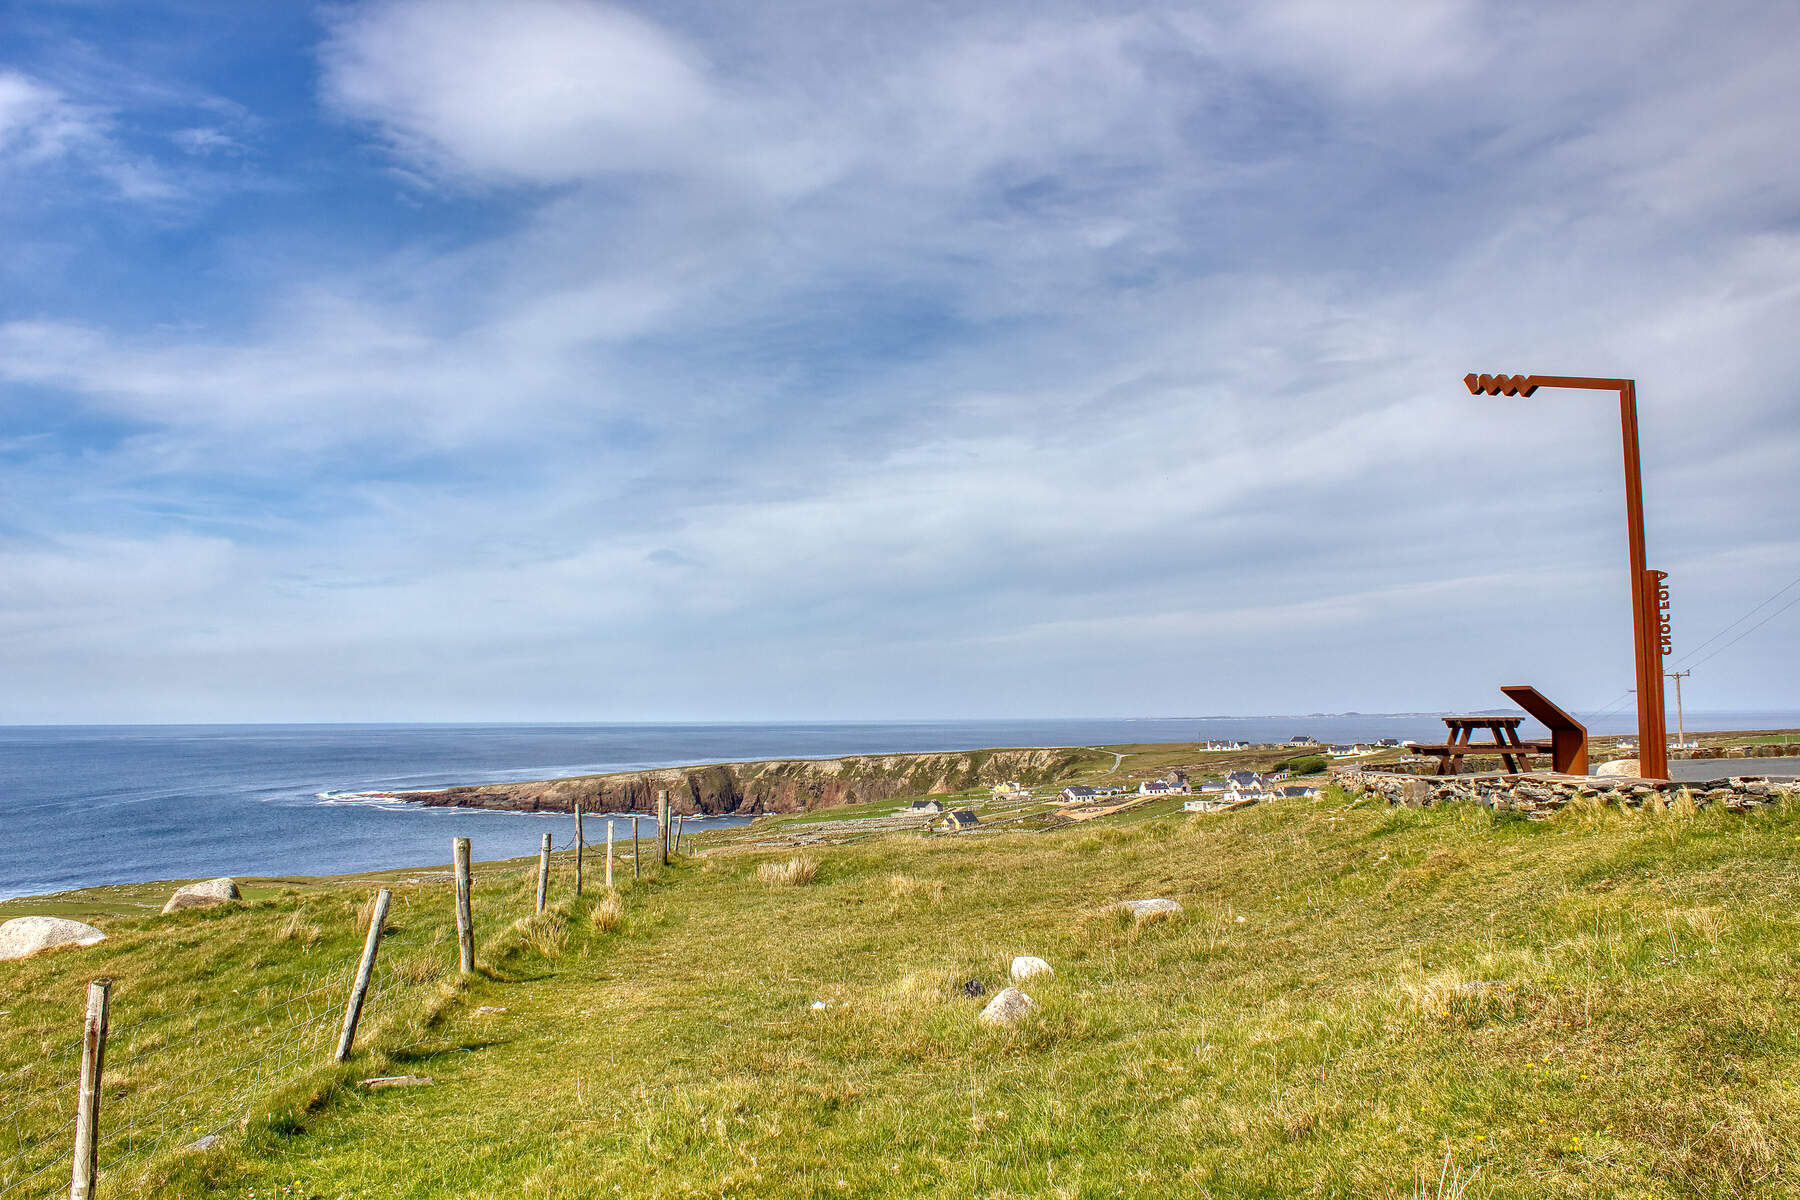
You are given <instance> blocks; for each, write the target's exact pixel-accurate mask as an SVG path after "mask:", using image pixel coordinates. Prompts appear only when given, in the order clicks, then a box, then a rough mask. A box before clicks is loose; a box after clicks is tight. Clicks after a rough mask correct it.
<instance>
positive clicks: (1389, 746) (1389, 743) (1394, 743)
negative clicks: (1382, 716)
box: [1375, 738, 1400, 750]
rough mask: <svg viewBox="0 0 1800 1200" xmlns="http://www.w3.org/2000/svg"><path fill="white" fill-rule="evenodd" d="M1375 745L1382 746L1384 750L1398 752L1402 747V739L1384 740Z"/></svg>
mask: <svg viewBox="0 0 1800 1200" xmlns="http://www.w3.org/2000/svg"><path fill="white" fill-rule="evenodd" d="M1375 744H1376V745H1377V746H1380V747H1381V748H1382V749H1383V750H1397V749H1399V747H1400V739H1399V738H1382V739H1381V740H1380V741H1379V742H1376V743H1375Z"/></svg>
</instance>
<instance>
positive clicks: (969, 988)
mask: <svg viewBox="0 0 1800 1200" xmlns="http://www.w3.org/2000/svg"><path fill="white" fill-rule="evenodd" d="M960 990H961V992H962V994H963V995H965V996H967V997H968V998H969V999H971V1000H975V999H978V998H980V997H982V996H985V995H987V984H985V983H983V982H981V980H979V979H971V980H969V982H967V983H965V984H963V985H962V988H961V989H960Z"/></svg>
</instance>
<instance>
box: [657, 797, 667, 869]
mask: <svg viewBox="0 0 1800 1200" xmlns="http://www.w3.org/2000/svg"><path fill="white" fill-rule="evenodd" d="M656 848H657V853H658V855H659V856H660V857H661V860H662V865H663V866H665V867H666V866H668V865H669V793H668V790H667V789H664V790H663V791H660V792H658V793H656Z"/></svg>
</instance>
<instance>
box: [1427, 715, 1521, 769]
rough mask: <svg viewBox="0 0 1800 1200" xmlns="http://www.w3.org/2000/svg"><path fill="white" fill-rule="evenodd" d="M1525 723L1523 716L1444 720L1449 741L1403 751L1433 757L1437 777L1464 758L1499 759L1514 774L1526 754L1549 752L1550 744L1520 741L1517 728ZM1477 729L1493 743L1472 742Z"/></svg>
mask: <svg viewBox="0 0 1800 1200" xmlns="http://www.w3.org/2000/svg"><path fill="white" fill-rule="evenodd" d="M1524 720H1525V718H1524V717H1445V718H1444V725H1445V727H1447V728H1448V729H1449V730H1450V740H1449V741H1447V742H1439V743H1434V744H1425V745H1421V744H1420V743H1418V742H1408V743H1406V748H1407V749H1408V750H1411V751H1412V752H1413V753H1414V754H1425V755H1430V756H1431V757H1433V758H1436V759H1437V760H1438V765H1437V773H1438V774H1439V775H1454V774H1456V772H1457V771H1458V770H1459V769H1460V768H1461V767H1462V760H1463V759H1465V758H1498V759H1500V760H1501V761H1502V762H1504V763H1505V764H1506V769H1507V770H1508V771H1511V772H1513V773H1514V774H1517V773H1519V772H1520V771H1523V770H1524V769H1525V768H1524V767H1523V766H1521V765H1520V764H1521V763H1522V762H1523V761H1524V759H1525V757H1526V756H1527V755H1531V754H1549V753H1550V752H1551V745H1550V743H1549V742H1538V741H1533V742H1526V741H1521V740H1520V739H1519V725H1520V723H1521V722H1523V721H1524ZM1477 729H1486V730H1488V731H1489V732H1490V733H1492V734H1493V740H1492V741H1487V742H1476V741H1471V740H1470V735H1472V734H1473V733H1474V732H1475V731H1476V730H1477Z"/></svg>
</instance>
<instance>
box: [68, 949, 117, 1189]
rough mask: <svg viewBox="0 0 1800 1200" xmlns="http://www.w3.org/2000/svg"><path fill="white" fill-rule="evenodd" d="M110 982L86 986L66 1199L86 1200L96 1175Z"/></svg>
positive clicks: (95, 982) (106, 980)
mask: <svg viewBox="0 0 1800 1200" xmlns="http://www.w3.org/2000/svg"><path fill="white" fill-rule="evenodd" d="M111 993H112V980H110V979H96V980H94V981H93V982H92V983H90V984H88V993H87V1018H86V1019H85V1020H84V1021H82V1023H81V1091H80V1092H79V1093H77V1098H76V1101H75V1165H74V1167H73V1169H72V1170H71V1171H70V1174H69V1200H88V1197H89V1196H92V1195H93V1194H94V1179H95V1177H96V1176H97V1175H98V1174H99V1172H100V1073H101V1071H102V1070H103V1069H104V1068H105V1066H106V1019H107V1010H108V1008H109V1007H110V998H111Z"/></svg>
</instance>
